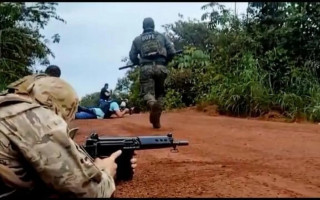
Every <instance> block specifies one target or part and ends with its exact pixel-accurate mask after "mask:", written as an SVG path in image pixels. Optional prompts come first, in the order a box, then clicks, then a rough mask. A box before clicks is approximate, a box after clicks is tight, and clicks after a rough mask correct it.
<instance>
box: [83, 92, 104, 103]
mask: <svg viewBox="0 0 320 200" xmlns="http://www.w3.org/2000/svg"><path fill="white" fill-rule="evenodd" d="M99 99H100V92H94V93H92V94H87V95H85V96H84V97H83V98H82V99H81V101H80V105H81V106H85V107H91V106H98V105H99Z"/></svg>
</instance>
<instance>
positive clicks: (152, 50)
mask: <svg viewBox="0 0 320 200" xmlns="http://www.w3.org/2000/svg"><path fill="white" fill-rule="evenodd" d="M140 37H141V51H140V52H141V58H144V59H153V58H157V57H161V56H163V57H165V58H166V57H167V50H166V48H165V47H164V46H163V45H162V44H161V42H160V38H159V37H161V35H160V34H159V33H157V32H154V31H152V32H145V33H142V34H141V35H140Z"/></svg>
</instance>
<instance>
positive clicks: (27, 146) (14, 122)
mask: <svg viewBox="0 0 320 200" xmlns="http://www.w3.org/2000/svg"><path fill="white" fill-rule="evenodd" d="M23 104H25V103H21V104H20V105H21V106H23ZM9 107H10V106H9ZM8 109H10V108H8ZM0 132H1V133H2V134H1V135H5V136H6V137H7V138H8V139H9V140H10V141H11V142H12V143H13V144H14V145H15V146H16V147H17V151H18V152H20V153H21V154H22V155H23V157H24V158H25V159H26V160H27V161H28V163H30V164H31V166H32V168H33V169H34V170H35V171H36V172H37V174H38V175H39V178H40V179H41V180H42V181H43V182H44V183H45V184H46V185H47V186H48V187H49V188H51V189H53V190H54V191H56V192H57V193H58V194H59V195H62V196H67V197H91V198H98V197H102V198H106V197H111V195H112V194H113V192H114V191H115V183H114V179H113V178H112V177H111V176H110V175H109V173H108V172H107V171H103V170H100V169H98V168H97V166H96V165H94V164H93V162H92V160H91V158H90V157H89V156H88V155H87V154H86V152H85V151H84V150H82V149H81V148H80V147H79V146H78V145H77V144H75V143H74V141H73V140H72V139H71V138H70V137H69V136H68V128H67V124H66V123H65V121H64V120H63V119H62V118H61V117H59V116H58V115H56V114H55V113H54V112H52V111H51V110H49V109H45V108H43V107H37V108H32V109H29V110H27V111H24V112H22V113H20V114H17V115H14V116H10V117H6V118H3V119H0ZM22 168H23V166H22Z"/></svg>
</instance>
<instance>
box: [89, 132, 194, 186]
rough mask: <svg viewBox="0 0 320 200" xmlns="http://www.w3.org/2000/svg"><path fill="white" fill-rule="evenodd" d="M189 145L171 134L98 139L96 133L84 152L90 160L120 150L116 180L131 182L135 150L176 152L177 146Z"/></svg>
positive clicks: (91, 137)
mask: <svg viewBox="0 0 320 200" xmlns="http://www.w3.org/2000/svg"><path fill="white" fill-rule="evenodd" d="M185 145H189V142H188V141H175V140H174V138H173V137H172V133H169V134H167V135H166V136H135V137H107V136H104V137H99V136H98V134H97V133H92V134H91V135H90V136H89V137H88V138H87V140H86V141H85V144H84V145H83V147H84V149H85V151H86V152H87V153H88V154H89V155H90V156H91V157H92V158H97V157H100V158H103V157H108V156H110V155H111V154H112V153H113V152H115V151H117V150H122V154H121V155H120V156H119V157H118V158H117V159H116V163H117V165H118V168H117V177H116V179H117V180H124V181H126V180H131V179H132V177H133V171H132V168H131V161H130V160H131V158H132V157H133V155H134V151H135V150H147V149H160V148H170V147H172V148H173V150H175V151H177V149H176V147H177V146H185Z"/></svg>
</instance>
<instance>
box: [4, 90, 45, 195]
mask: <svg viewBox="0 0 320 200" xmlns="http://www.w3.org/2000/svg"><path fill="white" fill-rule="evenodd" d="M39 106H40V105H38V104H34V103H32V99H31V98H28V97H27V96H26V97H25V96H22V95H17V94H10V93H2V94H1V95H0V120H1V119H3V118H7V117H10V116H14V115H18V114H19V113H21V112H24V111H26V110H29V109H32V108H35V107H39ZM3 176H5V177H6V176H10V177H11V178H13V179H16V178H18V177H15V174H13V173H12V172H11V171H10V170H9V168H8V167H6V166H5V165H3V164H2V163H0V177H3ZM19 194H20V193H19ZM17 195H18V193H17V190H16V189H15V188H12V187H9V186H8V185H6V184H5V182H4V181H3V180H2V179H1V178H0V198H1V197H10V198H13V197H14V198H15V197H18V196H17Z"/></svg>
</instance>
